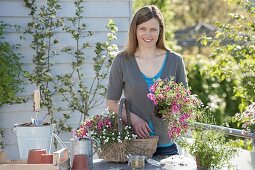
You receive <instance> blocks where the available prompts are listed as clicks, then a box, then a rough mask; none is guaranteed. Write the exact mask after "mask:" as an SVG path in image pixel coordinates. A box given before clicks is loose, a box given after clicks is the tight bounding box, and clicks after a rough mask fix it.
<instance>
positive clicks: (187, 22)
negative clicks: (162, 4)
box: [170, 0, 233, 28]
mask: <svg viewBox="0 0 255 170" xmlns="http://www.w3.org/2000/svg"><path fill="white" fill-rule="evenodd" d="M232 9H233V6H229V5H228V4H227V3H226V2H225V0H217V1H212V0H185V1H183V0H171V2H170V10H171V11H172V12H173V13H174V19H173V20H172V23H173V24H174V25H175V26H176V27H178V28H186V27H188V26H194V25H196V24H198V23H201V22H204V23H207V24H212V25H214V23H215V22H216V21H219V20H221V21H229V18H227V17H226V15H227V13H228V12H229V11H231V10H232Z"/></svg>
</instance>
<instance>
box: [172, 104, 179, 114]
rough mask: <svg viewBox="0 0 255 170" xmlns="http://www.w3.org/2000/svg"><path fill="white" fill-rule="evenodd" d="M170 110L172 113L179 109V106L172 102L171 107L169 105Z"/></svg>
mask: <svg viewBox="0 0 255 170" xmlns="http://www.w3.org/2000/svg"><path fill="white" fill-rule="evenodd" d="M171 111H172V113H177V112H179V111H180V108H179V106H178V105H176V104H173V105H172V107H171Z"/></svg>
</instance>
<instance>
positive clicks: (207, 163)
mask: <svg viewBox="0 0 255 170" xmlns="http://www.w3.org/2000/svg"><path fill="white" fill-rule="evenodd" d="M180 145H181V146H182V147H184V148H186V149H188V151H189V152H190V154H191V155H192V156H193V157H194V158H195V160H196V163H197V167H199V168H206V169H215V168H216V169H220V168H222V167H227V168H228V169H230V168H232V165H231V163H230V160H231V158H233V157H234V156H235V155H236V154H237V151H238V150H237V149H236V148H234V147H233V145H232V144H230V143H228V142H227V141H226V138H225V136H224V132H221V131H219V130H213V129H196V130H193V131H192V142H184V141H182V143H181V144H180Z"/></svg>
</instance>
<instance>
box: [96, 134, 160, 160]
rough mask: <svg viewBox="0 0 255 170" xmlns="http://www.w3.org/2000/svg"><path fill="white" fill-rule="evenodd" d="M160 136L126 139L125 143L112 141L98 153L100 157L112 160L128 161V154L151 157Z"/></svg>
mask: <svg viewBox="0 0 255 170" xmlns="http://www.w3.org/2000/svg"><path fill="white" fill-rule="evenodd" d="M157 142H158V136H153V137H150V138H149V139H134V140H131V141H124V142H123V143H118V142H117V143H110V144H107V145H104V146H101V148H100V149H98V151H97V153H98V156H99V158H100V159H104V160H106V161H111V162H126V161H127V160H128V158H127V157H126V156H127V155H128V154H133V155H144V156H147V157H149V158H151V157H152V156H153V154H154V153H155V151H156V148H157Z"/></svg>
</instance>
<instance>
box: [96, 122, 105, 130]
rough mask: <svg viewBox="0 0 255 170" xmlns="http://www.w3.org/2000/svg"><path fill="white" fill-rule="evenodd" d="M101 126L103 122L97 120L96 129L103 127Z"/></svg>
mask: <svg viewBox="0 0 255 170" xmlns="http://www.w3.org/2000/svg"><path fill="white" fill-rule="evenodd" d="M103 126H104V122H102V121H100V122H98V124H97V129H98V130H100V129H102V128H103Z"/></svg>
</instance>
